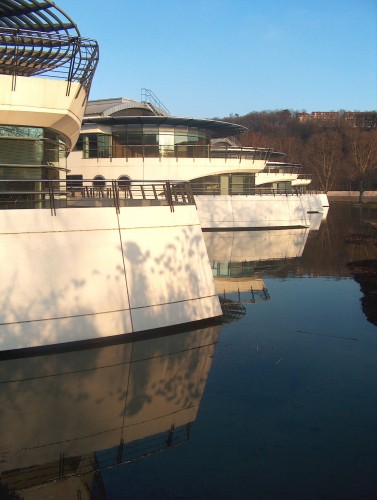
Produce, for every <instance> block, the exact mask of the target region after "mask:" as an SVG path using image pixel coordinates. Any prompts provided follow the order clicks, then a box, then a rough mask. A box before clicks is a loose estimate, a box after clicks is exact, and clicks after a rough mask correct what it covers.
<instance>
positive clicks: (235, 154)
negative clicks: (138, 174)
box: [82, 144, 270, 162]
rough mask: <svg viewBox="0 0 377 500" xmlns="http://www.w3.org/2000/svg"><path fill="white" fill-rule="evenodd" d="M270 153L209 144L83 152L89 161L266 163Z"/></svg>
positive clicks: (254, 149)
mask: <svg viewBox="0 0 377 500" xmlns="http://www.w3.org/2000/svg"><path fill="white" fill-rule="evenodd" d="M269 155H270V151H269V150H266V149H264V148H253V149H250V148H243V147H240V148H234V149H225V148H224V149H213V148H212V147H211V146H210V145H208V144H198V145H194V144H182V145H177V144H176V145H158V144H152V145H145V144H144V145H143V144H139V145H138V144H135V145H128V146H125V145H113V146H105V147H100V148H90V150H85V149H83V150H82V158H83V159H84V160H88V159H92V160H93V159H96V160H99V159H103V158H109V159H113V158H125V159H126V160H127V161H128V160H129V159H131V158H142V159H143V160H145V159H148V158H160V159H162V158H175V159H177V160H179V159H180V158H182V159H183V158H190V159H191V158H192V159H196V158H198V159H199V158H208V159H210V160H211V159H218V158H219V159H225V160H239V161H242V160H249V161H253V162H254V161H256V160H263V161H264V162H266V161H267V160H268V158H269Z"/></svg>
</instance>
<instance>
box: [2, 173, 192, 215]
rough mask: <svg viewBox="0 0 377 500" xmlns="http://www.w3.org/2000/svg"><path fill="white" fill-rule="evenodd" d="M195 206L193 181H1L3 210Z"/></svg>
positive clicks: (53, 213)
mask: <svg viewBox="0 0 377 500" xmlns="http://www.w3.org/2000/svg"><path fill="white" fill-rule="evenodd" d="M182 204H185V205H194V204H195V200H194V196H193V194H192V190H191V185H190V183H189V182H183V181H182V182H181V181H177V182H173V181H138V180H133V181H125V180H114V179H103V180H102V179H101V180H93V179H90V180H86V179H83V180H81V179H80V180H76V179H75V180H66V179H64V180H48V179H46V180H45V179H38V180H35V179H25V180H18V179H17V180H1V179H0V209H2V210H11V209H43V208H45V209H46V208H47V209H50V210H51V215H56V210H57V209H59V208H80V207H105V206H106V207H108V206H110V207H111V206H112V207H115V209H116V211H117V213H119V212H120V208H121V207H126V206H161V205H164V206H169V207H170V210H171V211H172V212H173V211H174V207H175V206H176V205H182Z"/></svg>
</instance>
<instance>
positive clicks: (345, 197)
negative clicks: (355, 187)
mask: <svg viewBox="0 0 377 500" xmlns="http://www.w3.org/2000/svg"><path fill="white" fill-rule="evenodd" d="M359 196H360V193H359V191H329V192H328V193H327V197H328V199H329V201H354V202H358V201H359ZM362 201H363V202H364V203H368V202H373V203H377V191H364V193H363V198H362Z"/></svg>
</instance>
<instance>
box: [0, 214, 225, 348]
mask: <svg viewBox="0 0 377 500" xmlns="http://www.w3.org/2000/svg"><path fill="white" fill-rule="evenodd" d="M0 259H1V260H0V261H1V262H2V272H1V284H0V289H1V295H0V297H1V298H0V350H7V349H15V348H22V347H30V346H38V345H46V344H55V343H60V342H68V341H75V340H85V339H91V338H98V337H105V336H111V335H117V334H122V333H129V332H137V331H142V330H148V329H151V328H158V327H163V326H168V325H175V324H181V323H186V322H190V321H196V320H201V319H205V318H210V317H214V316H219V315H221V308H220V305H219V301H218V297H217V295H216V290H215V287H214V283H213V279H212V273H211V269H210V265H209V261H208V256H207V251H206V248H205V243H204V239H203V236H202V233H201V228H200V224H199V220H198V216H197V212H196V209H195V206H192V205H186V206H178V207H175V211H174V212H173V213H172V212H171V211H170V208H169V207H168V206H157V207H156V206H154V207H137V208H136V207H135V208H133V207H124V208H121V211H120V215H119V217H118V216H117V214H116V211H115V208H113V207H108V208H80V209H75V208H66V209H58V210H57V215H56V216H52V215H51V213H50V210H42V209H41V210H8V211H5V210H1V211H0Z"/></svg>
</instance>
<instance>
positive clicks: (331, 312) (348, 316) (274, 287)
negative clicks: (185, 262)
mask: <svg viewBox="0 0 377 500" xmlns="http://www.w3.org/2000/svg"><path fill="white" fill-rule="evenodd" d="M365 220H377V213H376V211H374V210H372V209H366V208H360V207H357V206H332V207H330V211H329V213H328V215H327V218H326V220H324V221H322V224H321V225H320V227H319V229H318V225H317V224H316V223H315V221H313V227H317V229H316V230H311V231H308V230H296V232H295V231H289V230H287V231H284V232H277V231H275V232H254V233H242V232H241V233H232V234H230V233H228V234H226V233H221V234H211V235H206V239H207V245H208V251H209V256H210V259H211V263H212V267H213V272H214V276H215V278H216V282H217V286H218V290H219V294H220V295H221V296H222V297H225V298H227V299H228V300H232V301H234V302H233V303H235V304H236V305H237V304H238V305H239V307H240V308H242V311H243V314H239V315H238V316H237V315H235V316H234V317H233V319H234V318H238V320H236V321H230V322H229V323H226V324H224V325H222V326H217V327H216V326H214V327H211V328H209V329H201V330H196V331H192V332H180V333H176V334H174V335H169V336H162V337H159V338H153V339H145V340H143V341H138V342H128V343H125V344H122V345H121V346H108V347H105V348H102V349H92V350H88V351H80V352H73V353H62V354H55V355H54V356H42V357H36V358H29V359H22V360H13V361H3V362H1V364H0V381H1V382H2V383H1V401H0V408H1V414H0V415H1V424H2V425H1V428H2V434H1V442H0V471H1V487H0V488H1V489H0V493H1V492H2V495H3V497H2V496H1V494H0V498H7V496H6V491H8V493H9V491H11V490H12V489H15V490H17V491H18V494H19V495H20V496H19V497H20V498H25V499H31V498H33V499H34V498H93V499H97V498H98V499H99V498H107V499H122V498H172V499H173V498H187V499H189V498H190V499H191V498H226V499H228V498H256V499H259V498H260V499H279V498H288V499H296V498H297V499H307V498H310V499H314V498H315V499H316V498H318V499H320V498H321V499H374V498H377V475H376V470H377V364H376V359H377V356H376V355H377V327H376V326H375V325H374V324H373V323H372V322H371V321H368V319H367V317H366V316H365V314H364V313H363V310H362V307H361V306H362V303H361V299H362V297H363V293H362V292H361V290H360V285H359V283H357V282H356V281H355V280H354V279H353V277H352V275H351V274H350V271H349V267H348V266H347V264H348V263H349V262H350V261H354V260H360V259H372V258H377V247H375V246H374V245H373V244H368V245H362V246H360V245H351V244H346V243H345V240H344V237H345V236H346V235H348V234H352V233H361V232H363V233H366V232H371V231H372V228H370V226H368V225H366V224H365V223H364V222H363V221H365ZM271 233H272V234H271ZM96 470H97V472H96V473H94V471H96ZM59 478H60V479H61V480H59ZM63 478H64V479H63ZM51 480H53V481H54V482H53V483H52V484H49V485H48V486H43V487H42V486H38V483H41V482H45V481H51ZM54 495H55V496H54ZM58 495H60V496H58Z"/></svg>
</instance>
